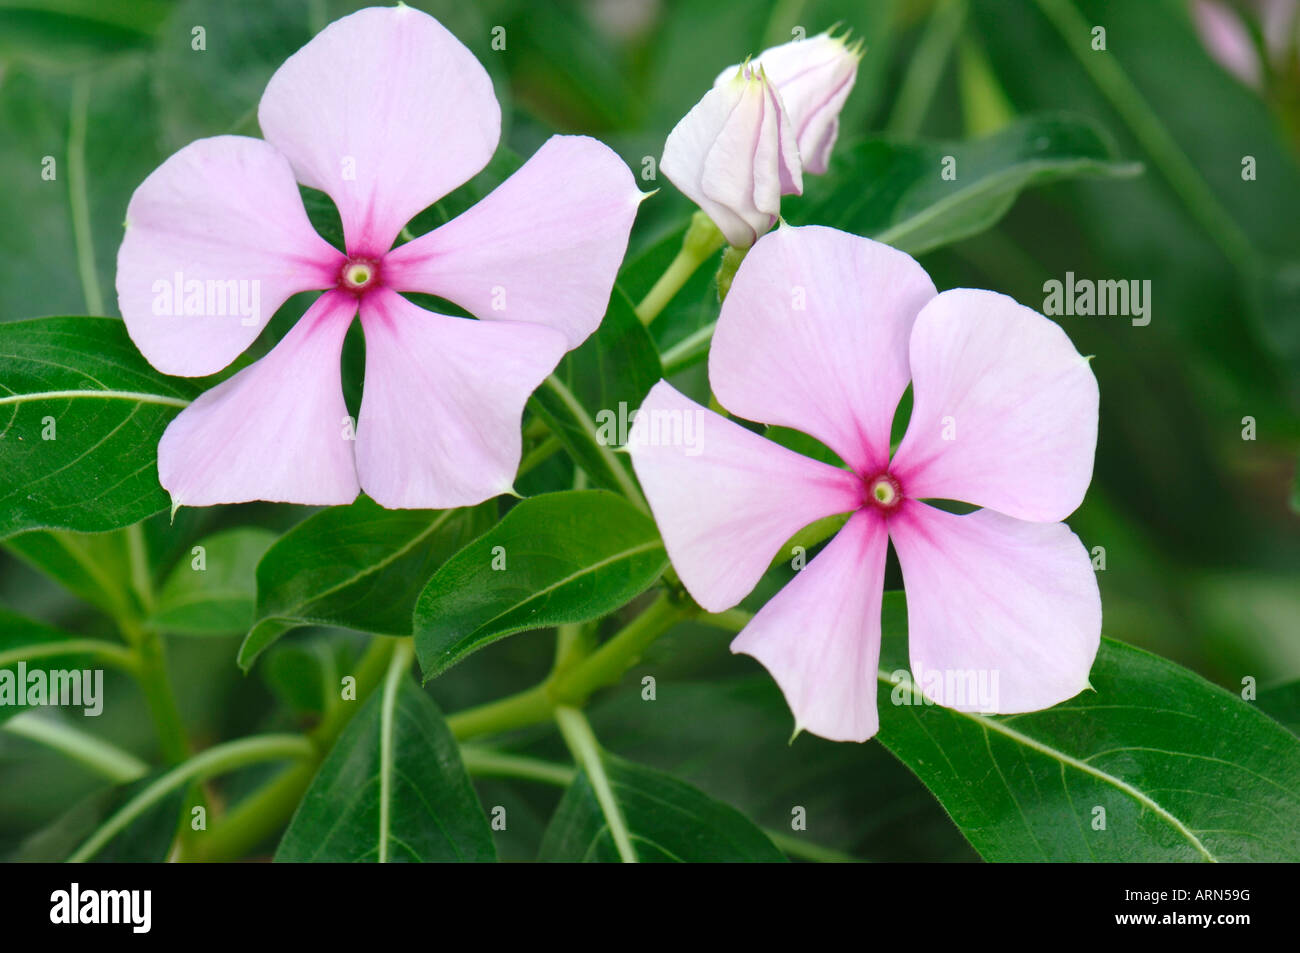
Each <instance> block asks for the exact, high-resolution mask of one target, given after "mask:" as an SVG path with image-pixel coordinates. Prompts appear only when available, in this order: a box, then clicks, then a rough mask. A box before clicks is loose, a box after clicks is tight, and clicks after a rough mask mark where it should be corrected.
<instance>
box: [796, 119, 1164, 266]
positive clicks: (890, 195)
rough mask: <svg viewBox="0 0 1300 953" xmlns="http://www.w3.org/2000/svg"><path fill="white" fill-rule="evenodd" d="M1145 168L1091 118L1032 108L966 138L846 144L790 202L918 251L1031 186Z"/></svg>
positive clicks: (972, 225)
mask: <svg viewBox="0 0 1300 953" xmlns="http://www.w3.org/2000/svg"><path fill="white" fill-rule="evenodd" d="M949 159H951V163H950V164H947V163H948V160H949ZM945 168H951V170H952V175H951V177H950V178H946V177H945V176H944V174H943V173H944V170H945ZM1139 171H1141V166H1140V165H1138V164H1136V163H1132V162H1122V161H1120V160H1119V159H1118V157H1117V156H1116V154H1115V149H1114V146H1113V145H1111V143H1110V141H1109V140H1108V139H1107V138H1106V137H1105V136H1104V135H1103V133H1102V131H1101V129H1100V128H1099V127H1098V126H1097V125H1096V124H1095V123H1094V122H1093V121H1092V120H1090V119H1087V118H1085V117H1083V116H1069V115H1039V116H1030V117H1026V118H1024V119H1021V120H1020V121H1019V122H1016V123H1014V124H1013V125H1011V126H1008V127H1007V128H1005V129H1002V130H1000V131H998V132H996V133H994V134H993V135H990V136H987V137H984V138H981V139H974V140H970V141H967V142H945V143H912V142H899V141H892V140H889V139H883V138H881V139H868V140H867V141H865V142H862V143H859V144H858V145H856V146H854V147H853V148H850V149H843V150H838V151H837V153H836V156H835V158H834V160H833V161H832V166H831V169H830V171H829V172H828V174H827V175H826V176H824V177H815V176H813V177H809V179H808V182H807V189H806V191H805V193H804V196H803V198H802V200H792V201H791V202H790V203H789V208H785V207H784V206H783V208H782V211H783V213H784V215H785V217H786V219H787V220H788V221H790V222H791V223H792V224H796V225H803V224H815V225H827V226H831V227H834V228H840V229H843V230H844V231H849V232H854V233H855V234H858V235H866V236H868V237H869V238H875V239H877V240H879V241H882V242H887V243H888V244H890V245H893V246H895V247H896V248H901V249H902V250H903V251H905V252H907V253H909V254H912V255H917V254H920V253H921V252H925V251H929V250H930V249H932V248H937V247H939V246H940V245H947V244H950V243H952V242H955V241H959V240H961V239H963V238H968V237H970V236H971V235H975V234H977V233H979V232H981V231H983V230H984V229H986V228H989V227H990V226H992V225H994V224H995V223H996V222H997V221H998V219H1000V218H1001V217H1002V216H1003V215H1005V214H1006V212H1007V210H1008V209H1009V208H1010V207H1011V205H1012V203H1013V202H1015V199H1016V196H1017V195H1018V194H1019V193H1020V192H1021V190H1023V189H1025V188H1027V187H1029V186H1031V185H1042V184H1045V183H1047V182H1052V181H1056V180H1059V179H1068V178H1074V177H1078V176H1130V175H1135V174H1137V173H1138V172H1139Z"/></svg>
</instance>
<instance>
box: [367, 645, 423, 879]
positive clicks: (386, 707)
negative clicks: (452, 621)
mask: <svg viewBox="0 0 1300 953" xmlns="http://www.w3.org/2000/svg"><path fill="white" fill-rule="evenodd" d="M414 660H415V644H414V640H413V639H402V640H401V641H400V642H399V643H398V644H397V646H396V647H395V648H394V649H393V657H392V659H391V660H390V661H389V663H388V671H387V672H386V673H385V675H384V689H383V694H382V695H381V696H380V698H379V701H380V708H379V853H378V856H377V857H376V858H375V859H376V860H377V861H378V862H379V863H381V864H386V863H388V841H389V837H388V834H389V831H390V830H391V817H390V813H391V811H392V800H393V792H392V784H393V757H394V755H393V734H394V732H393V719H394V717H395V716H396V712H397V692H398V689H399V688H400V687H401V685H402V679H404V678H406V673H407V671H408V670H409V669H410V668H411V662H413V661H414Z"/></svg>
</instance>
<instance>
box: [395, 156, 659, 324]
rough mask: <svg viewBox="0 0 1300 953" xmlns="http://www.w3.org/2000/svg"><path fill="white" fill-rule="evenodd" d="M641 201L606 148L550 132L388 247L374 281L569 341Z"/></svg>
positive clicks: (592, 319) (595, 312)
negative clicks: (470, 201)
mask: <svg viewBox="0 0 1300 953" xmlns="http://www.w3.org/2000/svg"><path fill="white" fill-rule="evenodd" d="M642 198H643V196H642V194H641V192H640V191H639V190H638V189H637V187H636V182H635V180H634V179H633V178H632V172H631V171H630V170H629V169H628V167H627V165H626V163H624V162H623V160H622V159H620V158H619V157H618V156H617V155H616V154H615V153H614V152H613V150H611V149H610V148H609V147H608V146H606V145H604V144H602V143H600V142H597V141H596V140H595V139H589V138H587V137H586V136H553V137H551V138H550V139H549V140H547V142H546V143H545V144H544V145H543V146H542V147H541V148H540V149H538V150H537V153H536V154H535V155H534V156H533V157H532V158H531V159H529V160H528V161H527V162H526V163H524V165H523V167H522V168H521V169H520V170H519V171H518V172H516V173H515V174H514V175H512V176H511V177H510V178H508V179H506V181H505V182H503V183H501V185H500V186H498V187H497V189H496V190H495V191H493V192H492V194H491V195H489V196H488V197H487V198H485V199H484V200H483V201H481V202H479V203H478V204H477V205H475V206H474V207H473V208H471V209H470V210H469V211H467V212H465V213H464V214H463V215H460V216H459V217H457V218H455V219H453V220H452V221H450V222H448V223H447V224H446V225H443V226H442V227H441V228H437V229H434V230H433V231H432V232H429V233H428V234H426V235H422V236H420V237H419V238H417V239H415V240H414V241H410V242H407V243H406V244H405V245H400V246H399V247H397V248H395V249H393V251H392V252H391V253H389V255H388V257H387V258H385V259H384V283H385V284H387V285H388V286H389V287H390V288H395V289H397V290H398V291H422V292H425V293H427V294H433V295H437V296H439V297H440V298H445V299H447V300H448V301H452V302H454V303H456V304H458V305H460V306H461V307H462V308H464V309H465V310H466V311H468V312H470V313H471V314H473V315H475V316H476V317H479V318H495V319H504V320H507V321H524V322H527V323H529V324H542V325H546V326H548V327H552V328H555V329H556V330H558V331H561V332H563V334H564V336H565V338H566V339H567V340H568V343H569V347H571V348H573V347H577V346H578V345H579V344H581V343H582V341H583V339H585V338H586V337H587V335H589V334H590V333H591V332H592V331H594V330H595V329H596V328H597V326H598V325H599V324H600V321H601V318H602V317H604V315H605V309H606V306H607V305H608V304H609V293H610V289H611V288H613V286H614V276H615V275H616V274H617V273H618V267H619V264H620V263H621V262H622V260H623V253H624V252H625V251H626V250H627V237H628V233H629V232H630V231H631V230H632V220H633V219H634V218H635V217H636V209H637V206H638V205H639V204H640V202H641V199H642Z"/></svg>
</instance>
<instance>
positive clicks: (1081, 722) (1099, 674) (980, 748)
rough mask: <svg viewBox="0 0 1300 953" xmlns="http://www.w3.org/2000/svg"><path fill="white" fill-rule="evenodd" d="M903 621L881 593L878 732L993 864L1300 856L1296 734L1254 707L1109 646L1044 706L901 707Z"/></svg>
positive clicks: (904, 696)
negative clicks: (994, 710) (1077, 686)
mask: <svg viewBox="0 0 1300 953" xmlns="http://www.w3.org/2000/svg"><path fill="white" fill-rule="evenodd" d="M906 614H907V610H906V605H905V603H904V600H903V596H902V593H894V592H890V593H886V596H885V616H884V618H885V622H884V632H885V640H884V645H883V648H882V656H881V659H882V661H881V672H880V693H879V710H880V735H879V737H880V740H881V741H882V742H883V743H884V744H885V745H886V747H888V748H889V749H890V750H891V751H892V752H893V753H894V754H895V755H897V756H898V757H899V758H900V759H901V760H902V761H903V762H904V763H905V764H907V766H908V767H910V768H911V769H912V770H913V771H914V772H915V773H916V774H917V776H918V777H920V778H921V780H922V781H923V782H924V783H925V785H926V786H927V787H928V788H929V789H930V790H931V791H932V792H933V793H934V795H935V796H936V797H937V798H938V799H939V801H940V802H941V803H942V804H943V806H944V807H945V808H946V809H947V810H948V813H949V814H950V815H951V816H952V819H953V821H954V822H955V823H956V824H957V826H958V827H959V828H961V830H962V832H963V833H964V834H965V835H966V836H967V838H969V839H970V842H971V844H973V845H974V847H975V849H976V850H978V851H979V852H980V854H981V855H982V856H983V857H984V859H985V860H991V861H997V860H1003V861H1006V860H1017V861H1024V860H1050V861H1198V860H1200V861H1206V860H1219V861H1260V860H1273V861H1277V860H1297V859H1300V739H1297V738H1296V737H1295V736H1294V735H1292V734H1290V733H1289V732H1288V731H1287V730H1286V729H1285V728H1283V727H1282V726H1281V725H1279V724H1278V723H1277V722H1275V721H1273V720H1272V719H1270V718H1269V717H1268V716H1267V715H1265V714H1263V713H1262V712H1260V711H1259V710H1257V709H1256V708H1255V707H1254V706H1252V705H1250V704H1248V703H1246V702H1243V701H1242V700H1241V699H1240V698H1239V697H1237V696H1235V695H1233V694H1231V693H1229V692H1227V691H1224V690H1223V689H1221V688H1218V687H1216V686H1214V685H1211V684H1210V683H1209V682H1207V681H1205V680H1204V679H1202V678H1201V677H1200V676H1198V675H1195V674H1193V673H1192V672H1189V671H1187V670H1186V669H1183V668H1180V667H1179V666H1177V665H1175V664H1174V663H1172V662H1169V661H1167V660H1165V659H1162V658H1159V657H1157V656H1154V655H1150V654H1148V653H1146V652H1143V651H1142V650H1140V649H1136V648H1133V647H1131V646H1128V645H1124V644H1122V643H1120V642H1114V641H1111V640H1109V639H1104V640H1103V641H1102V646H1101V651H1100V653H1099V654H1098V656H1097V661H1096V663H1095V664H1094V665H1093V669H1092V675H1091V680H1092V684H1093V686H1094V687H1095V689H1096V691H1092V692H1089V691H1085V692H1083V693H1082V694H1080V695H1078V696H1077V697H1075V698H1072V699H1070V700H1069V701H1066V702H1062V703H1061V704H1060V705H1057V706H1056V707H1055V708H1050V709H1048V710H1046V711H1041V712H1030V713H1028V714H1023V715H1006V716H985V715H978V714H963V713H961V712H955V711H951V710H949V709H946V708H942V707H939V706H936V705H924V704H916V703H913V704H901V703H899V702H902V701H913V702H914V701H915V699H914V697H913V694H912V691H911V690H910V689H909V688H907V687H906V682H900V683H899V684H898V685H894V684H893V683H892V681H891V676H892V675H893V674H894V673H896V672H899V671H902V670H905V669H906V667H907V665H906V658H907V650H906V645H905V640H904V633H905V631H906V626H907V624H906ZM1102 810H1104V812H1105V813H1104V816H1103V814H1102V813H1101V811H1102ZM1103 817H1104V828H1101V827H1100V825H1101V823H1102V819H1103Z"/></svg>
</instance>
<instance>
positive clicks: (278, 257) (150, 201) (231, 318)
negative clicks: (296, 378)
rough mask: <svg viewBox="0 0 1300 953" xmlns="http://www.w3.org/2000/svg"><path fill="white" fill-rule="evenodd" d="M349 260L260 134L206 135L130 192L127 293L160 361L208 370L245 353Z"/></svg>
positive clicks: (124, 305)
mask: <svg viewBox="0 0 1300 953" xmlns="http://www.w3.org/2000/svg"><path fill="white" fill-rule="evenodd" d="M342 263H343V256H342V255H341V254H339V252H338V251H337V250H335V249H334V248H332V247H330V245H329V243H328V242H326V241H325V240H324V239H323V238H321V237H320V236H319V235H317V234H316V232H315V231H314V230H313V229H312V227H311V223H310V222H308V220H307V213H306V212H305V211H304V210H303V207H302V199H301V198H300V197H299V195H298V185H297V183H296V182H294V179H293V172H292V171H291V170H290V169H289V163H288V162H287V161H286V160H285V158H284V156H282V155H280V153H278V152H276V150H275V149H274V148H273V147H271V146H269V145H267V144H266V143H265V142H262V141H261V140H260V139H247V138H245V137H243V136H217V137H216V138H213V139H200V140H198V141H197V142H192V143H190V144H189V145H188V146H186V147H185V148H184V149H181V150H180V151H179V152H177V153H176V154H175V155H173V156H171V157H170V158H169V159H168V160H167V161H166V162H164V163H163V164H162V165H160V166H159V167H158V168H157V169H155V170H154V171H153V172H152V173H151V174H150V175H149V177H148V178H147V179H145V180H144V182H142V183H140V186H139V188H137V189H136V190H135V194H134V195H132V196H131V203H130V204H129V205H128V206H127V209H126V235H125V237H124V238H123V239H122V245H121V248H119V249H118V253H117V303H118V307H119V308H120V309H121V311H122V317H123V318H125V319H126V329H127V331H128V332H129V333H130V335H131V340H133V341H134V342H135V344H136V347H138V348H139V349H140V352H141V353H142V354H144V356H145V358H147V359H148V361H149V363H151V364H153V366H154V367H156V368H158V369H159V370H160V371H162V372H163V373H165V374H177V375H182V376H186V377H200V376H203V375H205V374H212V373H214V372H216V371H219V370H221V368H223V367H225V366H226V365H227V364H229V363H230V362H231V361H233V360H234V359H235V358H236V357H238V356H239V354H240V353H241V352H242V351H243V350H244V349H245V348H247V347H248V346H249V345H250V344H252V343H253V341H254V340H256V339H257V336H258V334H260V333H261V331H262V328H264V327H265V326H266V322H267V321H269V320H270V319H271V316H272V315H274V314H275V312H276V310H277V309H278V308H279V307H280V305H282V304H284V302H285V299H286V298H288V297H289V296H290V295H292V294H296V293H297V292H300V291H318V290H321V289H323V288H328V287H331V286H332V285H333V284H334V282H335V280H336V279H337V277H338V269H339V267H340V266H341V265H342Z"/></svg>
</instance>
